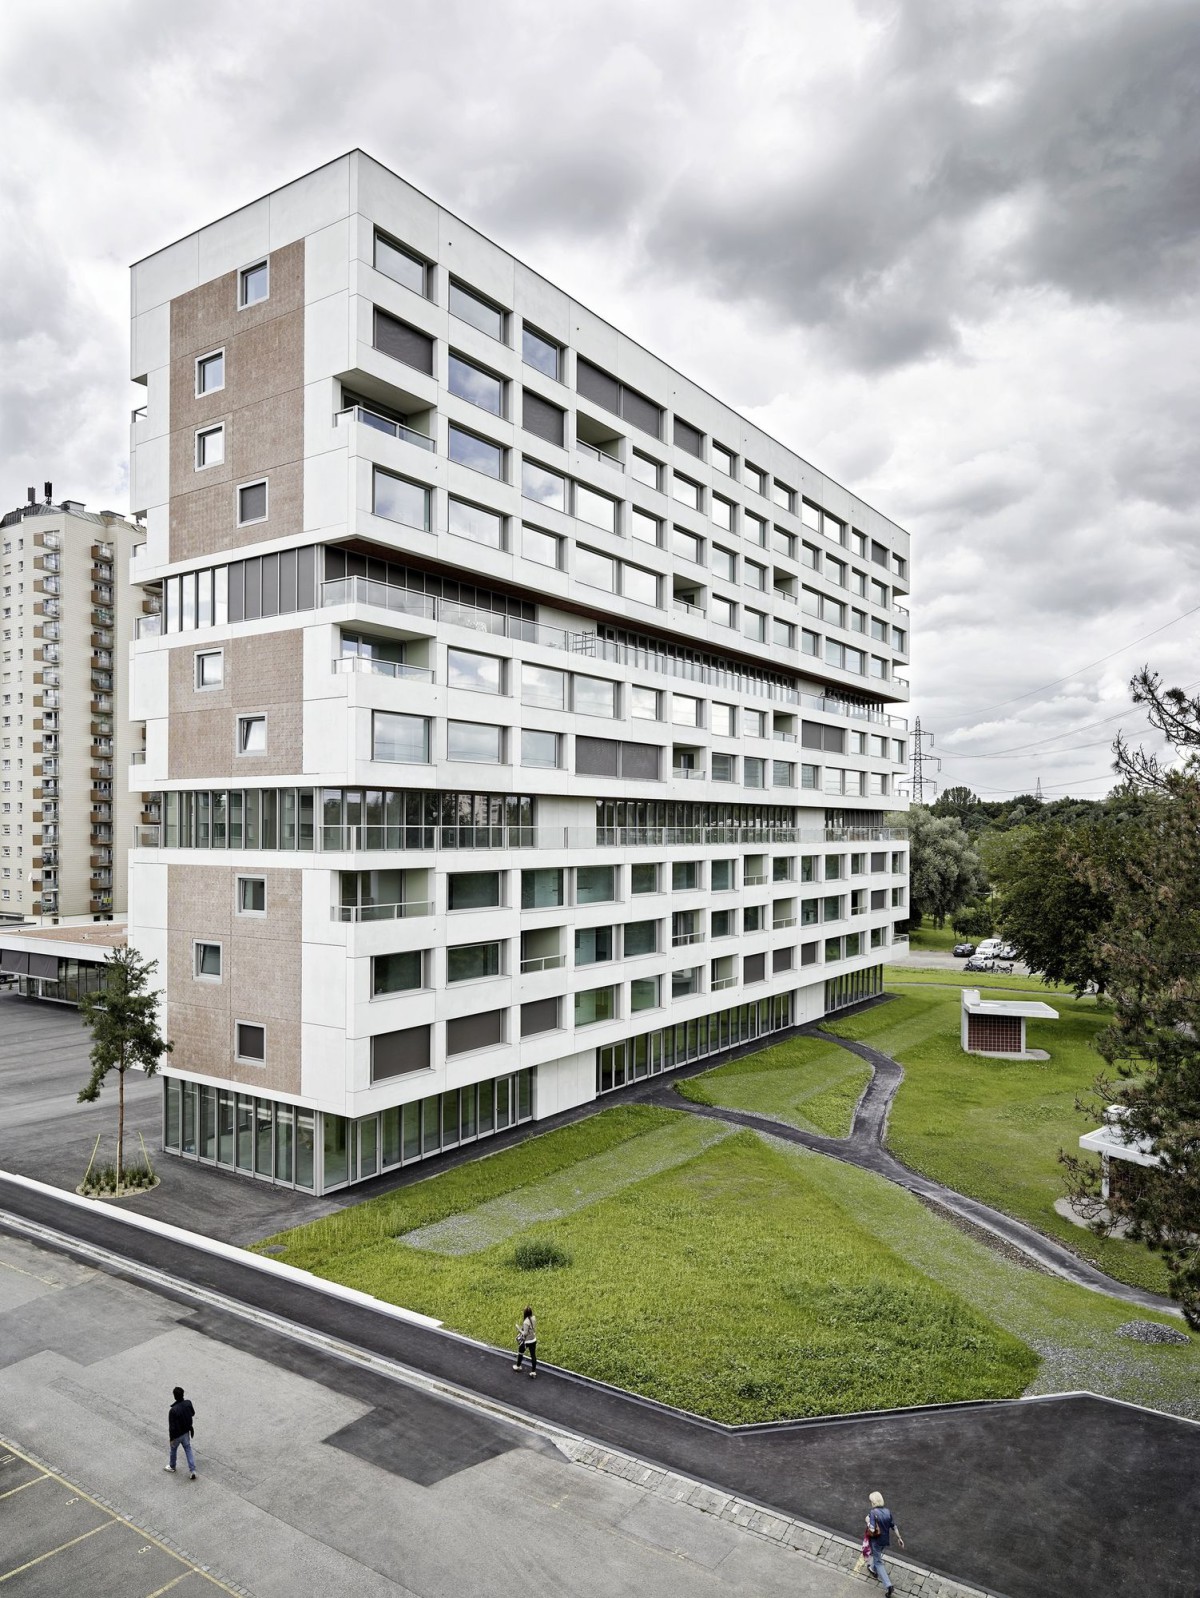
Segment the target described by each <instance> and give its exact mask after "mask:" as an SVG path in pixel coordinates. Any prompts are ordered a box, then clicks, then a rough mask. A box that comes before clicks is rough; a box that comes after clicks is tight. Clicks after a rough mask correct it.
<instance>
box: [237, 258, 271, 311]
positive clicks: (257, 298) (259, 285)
mask: <svg viewBox="0 0 1200 1598" xmlns="http://www.w3.org/2000/svg"><path fill="white" fill-rule="evenodd" d="M270 292H271V268H270V265H269V264H268V263H267V262H266V261H256V262H255V263H254V265H253V266H244V267H243V268H242V270H241V272H240V273H239V274H238V308H239V310H243V311H244V310H245V309H246V308H247V306H250V305H261V304H262V302H263V300H265V299H266V297H267V295H268V294H269V293H270Z"/></svg>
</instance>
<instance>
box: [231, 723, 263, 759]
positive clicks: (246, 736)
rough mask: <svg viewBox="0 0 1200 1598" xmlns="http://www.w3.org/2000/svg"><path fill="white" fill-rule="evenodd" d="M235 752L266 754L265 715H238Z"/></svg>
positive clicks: (240, 753)
mask: <svg viewBox="0 0 1200 1598" xmlns="http://www.w3.org/2000/svg"><path fill="white" fill-rule="evenodd" d="M237 752H238V754H239V755H265V754H266V752H267V718H266V717H265V716H239V717H238V719H237Z"/></svg>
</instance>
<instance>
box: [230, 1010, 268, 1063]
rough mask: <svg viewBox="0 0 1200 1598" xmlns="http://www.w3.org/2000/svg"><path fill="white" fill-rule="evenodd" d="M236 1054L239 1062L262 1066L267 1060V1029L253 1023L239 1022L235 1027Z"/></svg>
mask: <svg viewBox="0 0 1200 1598" xmlns="http://www.w3.org/2000/svg"><path fill="white" fill-rule="evenodd" d="M236 1037H237V1043H236V1053H237V1058H238V1059H239V1060H249V1061H250V1062H251V1064H253V1065H262V1064H263V1062H264V1061H265V1060H266V1058H267V1029H266V1027H265V1026H259V1025H258V1023H257V1022H254V1021H239V1022H238V1023H237V1027H236Z"/></svg>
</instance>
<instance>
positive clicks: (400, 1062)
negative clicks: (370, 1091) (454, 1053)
mask: <svg viewBox="0 0 1200 1598" xmlns="http://www.w3.org/2000/svg"><path fill="white" fill-rule="evenodd" d="M429 1064H430V1061H429V1028H428V1027H427V1026H411V1027H403V1028H401V1029H400V1030H399V1031H397V1032H380V1033H377V1034H376V1036H375V1037H373V1038H372V1039H371V1081H372V1082H386V1081H388V1080H389V1079H390V1078H392V1077H394V1076H407V1075H408V1073H409V1072H410V1071H427V1070H428V1069H429Z"/></svg>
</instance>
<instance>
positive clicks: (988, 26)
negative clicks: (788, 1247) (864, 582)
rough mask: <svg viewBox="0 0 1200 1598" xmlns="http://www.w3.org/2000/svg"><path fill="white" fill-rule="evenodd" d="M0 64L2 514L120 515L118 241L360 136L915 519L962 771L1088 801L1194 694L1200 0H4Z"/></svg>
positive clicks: (919, 674) (151, 236)
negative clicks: (44, 504) (1135, 700)
mask: <svg viewBox="0 0 1200 1598" xmlns="http://www.w3.org/2000/svg"><path fill="white" fill-rule="evenodd" d="M0 64H2V65H3V80H2V81H3V83H4V92H3V95H2V96H0V149H3V151H4V159H3V162H2V163H0V289H2V292H0V466H2V468H3V471H2V479H0V500H3V501H4V507H5V508H8V507H9V506H11V505H15V504H17V503H19V502H20V501H21V500H22V499H23V498H24V493H25V488H26V486H27V484H30V483H36V484H37V485H39V487H40V485H41V483H42V482H43V480H44V479H46V478H52V479H53V481H54V484H55V496H56V498H62V497H64V496H70V497H73V498H78V499H82V500H85V501H86V502H87V503H88V504H89V506H91V507H92V508H101V507H111V508H113V509H117V510H124V509H126V508H127V505H128V501H127V488H126V483H127V477H126V466H127V453H128V413H129V409H130V406H131V404H136V403H138V402H139V400H138V394H137V391H133V390H131V388H130V385H129V383H128V380H127V375H126V374H127V373H128V357H127V347H128V303H129V294H128V279H127V268H128V265H129V263H130V262H131V261H133V260H135V259H137V258H138V257H139V256H141V255H144V254H147V253H148V252H150V251H152V250H154V249H156V248H158V247H159V246H160V245H162V244H165V243H167V242H169V241H170V240H172V239H174V238H176V237H177V236H178V235H180V234H182V233H186V232H189V231H191V230H192V229H193V228H195V227H197V226H199V225H201V224H203V223H205V222H207V221H211V220H212V219H214V218H215V217H217V216H219V215H221V214H223V213H224V212H226V211H229V210H231V209H233V208H235V207H237V206H239V205H241V204H244V203H245V202H247V201H249V200H252V199H254V198H255V197H257V196H258V195H260V194H262V193H264V192H266V191H267V190H269V189H271V188H274V187H277V186H278V185H279V184H281V183H284V182H287V181H288V180H289V179H291V178H293V177H296V176H298V175H299V174H300V173H302V172H304V171H306V170H308V169H309V168H311V167H313V166H316V165H319V164H320V163H322V162H324V161H326V160H329V159H330V158H332V157H333V156H335V155H338V154H341V153H343V152H344V151H345V150H347V149H350V148H352V147H354V146H356V145H358V146H361V147H363V148H364V149H366V150H368V151H369V152H370V153H371V154H372V155H374V156H376V157H378V159H380V160H381V161H383V162H385V163H386V164H387V165H389V166H391V167H393V168H394V169H395V170H396V171H398V172H399V173H401V174H402V175H403V176H404V177H406V178H408V179H409V181H411V182H412V183H414V184H416V185H417V186H418V187H420V188H423V189H425V190H426V191H427V192H428V193H430V194H431V195H433V196H434V198H436V199H437V200H439V201H440V202H441V203H442V204H444V205H446V206H448V207H450V208H451V209H453V210H455V211H457V212H458V213H459V214H460V215H462V216H463V217H464V218H465V219H466V220H468V221H470V222H472V223H473V224H474V225H476V226H477V227H479V228H481V229H482V230H483V231H485V232H487V233H488V234H490V235H491V236H492V237H494V238H495V239H496V240H498V242H500V243H501V244H502V245H504V246H505V247H506V248H508V249H510V250H512V251H513V252H514V253H515V254H517V255H519V256H521V257H522V258H523V259H524V260H526V261H528V262H529V263H530V264H531V265H532V266H534V267H536V268H537V269H539V270H540V271H542V272H544V273H545V274H546V275H547V276H548V277H549V278H551V279H552V280H553V281H555V282H556V283H558V284H560V285H561V286H562V287H564V288H566V289H567V290H569V291H570V292H571V293H573V294H575V295H576V296H577V297H578V298H579V299H581V300H582V301H584V302H585V303H586V304H588V305H590V306H591V307H592V308H593V309H594V310H596V311H597V312H599V313H600V314H601V315H603V316H605V317H607V318H609V319H610V320H611V321H613V322H615V323H616V324H617V325H618V326H620V327H621V328H623V329H624V330H625V331H627V332H628V333H630V334H632V335H633V336H634V337H635V338H639V339H641V340H643V341H644V342H645V343H646V344H648V345H649V346H650V347H651V348H652V349H654V350H655V352H656V353H658V354H660V355H662V356H663V357H664V358H666V359H667V360H669V361H670V362H672V363H673V364H674V365H676V366H678V367H680V368H681V369H682V370H683V371H685V372H686V373H687V374H688V375H689V376H691V377H693V378H694V379H696V380H697V381H698V382H700V383H702V384H704V385H705V386H706V387H708V388H710V389H711V390H713V391H714V392H715V393H716V394H718V395H720V397H721V398H722V399H724V400H726V401H727V402H728V403H730V404H732V405H733V406H735V407H737V408H738V409H740V410H741V411H743V412H744V413H745V414H746V415H747V416H749V417H750V418H751V419H752V420H753V421H755V422H756V423H757V424H759V425H760V426H762V427H764V428H766V429H767V430H769V431H770V432H772V433H773V434H775V435H776V436H777V437H778V438H780V439H781V440H783V441H784V442H785V443H786V444H788V445H789V446H790V447H792V448H794V449H796V450H797V451H799V452H800V453H801V454H803V455H804V456H806V457H807V458H808V459H809V460H811V461H812V462H813V463H814V464H815V465H817V466H819V467H820V468H821V469H822V470H824V471H826V472H828V473H830V474H831V475H833V476H834V477H837V478H839V479H840V480H841V481H843V482H845V483H846V484H847V485H848V486H849V487H850V488H852V489H854V490H855V491H856V492H857V493H859V494H860V495H861V496H862V497H863V498H865V499H867V500H868V501H870V502H871V503H872V504H874V505H876V506H878V507H879V508H880V509H881V510H883V511H884V512H886V513H887V514H888V515H890V516H891V517H892V518H893V519H895V520H896V521H898V522H900V523H901V524H902V525H903V526H905V527H907V528H908V529H909V530H910V531H911V532H912V534H913V536H914V551H913V553H914V561H913V568H914V569H913V578H914V592H913V601H912V607H913V640H914V648H913V660H912V671H911V676H912V680H913V692H914V699H913V707H912V708H913V711H914V712H919V713H920V715H921V717H922V720H923V722H924V724H925V725H926V726H927V727H929V728H932V729H933V730H934V731H935V732H936V735H937V748H938V750H939V751H940V753H941V754H942V756H943V758H944V762H945V766H944V771H943V774H942V781H943V782H944V783H949V782H967V783H969V784H971V785H972V786H974V787H975V788H976V790H977V791H978V792H980V793H982V794H984V795H986V796H988V797H992V796H997V795H1001V794H1006V793H1013V792H1020V791H1022V790H1027V789H1030V788H1032V786H1033V783H1034V782H1035V780H1036V779H1037V778H1038V777H1039V776H1040V778H1041V780H1042V784H1043V787H1044V789H1045V790H1046V792H1047V794H1048V795H1049V794H1050V793H1053V792H1058V793H1063V792H1073V793H1078V794H1080V795H1083V796H1098V795H1100V794H1102V793H1104V792H1105V790H1106V787H1107V786H1108V784H1109V782H1110V781H1111V778H1110V777H1109V776H1108V775H1107V772H1108V765H1109V759H1110V756H1109V750H1108V744H1109V741H1110V739H1111V735H1112V733H1113V732H1114V731H1115V730H1116V728H1117V727H1118V726H1120V725H1121V724H1122V721H1123V722H1124V725H1125V727H1126V729H1127V730H1129V731H1131V732H1133V733H1135V734H1136V733H1138V732H1139V730H1140V726H1141V723H1140V718H1139V716H1138V714H1137V713H1136V712H1131V711H1129V710H1128V709H1127V706H1128V699H1127V693H1126V684H1127V681H1128V678H1129V676H1130V674H1131V672H1132V671H1133V670H1134V669H1135V668H1136V667H1137V666H1139V665H1141V664H1142V663H1143V662H1146V661H1149V662H1150V663H1152V664H1153V665H1155V666H1156V667H1158V668H1159V669H1160V670H1161V671H1162V672H1163V674H1164V676H1165V677H1166V678H1167V679H1168V680H1169V681H1173V682H1178V683H1180V684H1190V685H1195V684H1198V683H1200V651H1198V650H1197V649H1196V647H1195V640H1196V637H1197V623H1198V622H1200V614H1198V615H1196V616H1192V617H1189V618H1188V619H1185V620H1182V621H1176V622H1175V624H1174V625H1166V624H1169V623H1172V622H1173V620H1174V618H1176V617H1179V616H1180V615H1181V613H1183V612H1186V611H1189V610H1191V609H1192V608H1193V607H1198V609H1200V540H1198V538H1197V534H1198V532H1200V512H1198V504H1197V499H1198V494H1197V486H1198V465H1197V440H1198V438H1200V400H1198V397H1197V373H1198V372H1200V330H1198V327H1197V319H1196V302H1197V281H1198V279H1197V266H1198V256H1200V250H1198V247H1197V234H1198V229H1200V130H1198V126H1197V124H1198V121H1200V116H1198V108H1200V25H1198V18H1197V11H1196V6H1195V4H1194V3H1193V0H1180V3H1174V0H1130V3H1119V0H1118V3H1106V0H1082V3H1079V4H1056V3H1055V0H1028V3H1027V0H979V3H972V0H908V3H903V4H892V3H887V0H860V3H858V4H854V3H848V0H820V3H817V0H807V3H797V0H791V3H787V0H762V3H756V0H741V3H740V4H739V5H737V6H730V5H729V4H728V0H722V3H719V4H718V3H716V0H689V3H687V4H684V3H682V0H656V3H653V4H651V3H648V0H606V3H605V4H603V5H601V4H592V3H579V0H524V3H507V4H506V3H505V0H492V3H484V0H434V3H420V0H404V3H403V4H397V3H395V0H390V3H389V0H380V3H376V0H342V3H341V4H340V5H337V6H330V5H329V4H328V3H327V0H320V3H317V0H290V3H289V4H287V5H283V4H269V5H267V4H255V3H254V0H249V3H246V0H241V3H238V4H232V3H228V0H207V3H206V4H205V5H203V6H195V5H187V6H183V5H180V6H176V5H164V4H163V3H162V0H128V3H115V0H89V3H86V4H71V3H66V0H36V3H33V0H9V3H8V5H7V6H6V8H5V26H4V29H3V33H2V35H0ZM1158 628H1165V630H1163V631H1161V632H1159V633H1158V634H1157V636H1155V637H1151V638H1146V639H1144V641H1141V642H1135V641H1136V640H1139V639H1141V638H1142V637H1143V635H1145V634H1148V633H1150V632H1151V631H1152V630H1154V629H1158ZM1114 652H1115V653H1114ZM1105 656H1111V658H1109V659H1107V660H1102V659H1101V657H1105ZM1098 662H1099V663H1098ZM1030 746H1033V747H1030ZM1010 751H1016V753H1015V754H1014V753H1010ZM981 754H986V755H987V756H988V758H973V759H972V758H968V755H974V756H979V755H981Z"/></svg>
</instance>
